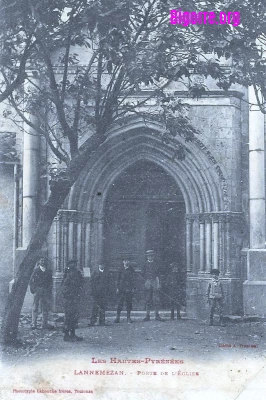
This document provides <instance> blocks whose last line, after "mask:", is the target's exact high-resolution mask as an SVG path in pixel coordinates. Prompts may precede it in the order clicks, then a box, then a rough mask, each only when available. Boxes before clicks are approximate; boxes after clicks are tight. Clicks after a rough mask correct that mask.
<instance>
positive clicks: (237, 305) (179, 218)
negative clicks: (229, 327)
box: [1, 83, 266, 318]
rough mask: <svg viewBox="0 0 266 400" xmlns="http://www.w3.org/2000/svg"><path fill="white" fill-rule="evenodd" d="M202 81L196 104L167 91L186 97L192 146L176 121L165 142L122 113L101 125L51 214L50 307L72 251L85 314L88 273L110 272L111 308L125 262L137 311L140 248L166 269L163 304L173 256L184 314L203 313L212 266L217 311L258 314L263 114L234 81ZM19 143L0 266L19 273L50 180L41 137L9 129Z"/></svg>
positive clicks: (262, 278)
mask: <svg viewBox="0 0 266 400" xmlns="http://www.w3.org/2000/svg"><path fill="white" fill-rule="evenodd" d="M208 86H209V88H210V90H209V92H208V94H206V95H204V96H203V97H202V98H200V99H199V100H196V99H189V98H188V95H187V92H186V91H184V90H181V87H180V88H179V87H175V88H174V94H175V95H176V96H177V97H179V98H181V99H185V101H186V102H187V103H189V104H190V108H189V118H190V120H191V122H192V124H193V125H194V126H195V127H197V129H198V131H199V134H198V135H197V136H196V137H195V139H194V140H193V141H191V142H185V141H184V139H183V138H182V135H179V133H180V134H181V133H182V132H181V131H180V130H181V129H182V127H179V126H176V131H177V135H176V137H175V138H173V139H172V141H170V143H167V144H166V143H165V142H163V141H162V136H161V133H162V127H161V126H160V125H159V124H156V123H155V122H154V123H150V124H144V123H143V121H142V120H141V119H137V118H135V119H134V118H129V119H128V121H127V123H126V124H125V125H123V126H117V127H116V128H114V129H113V130H112V131H110V132H109V135H108V138H107V140H106V141H105V142H104V144H103V145H102V146H100V148H99V149H98V151H97V152H95V154H94V156H93V157H92V158H91V159H90V160H89V161H88V163H87V165H86V167H85V168H84V170H83V171H82V173H81V175H80V178H79V179H78V181H77V182H76V183H75V185H74V186H73V187H72V189H71V193H70V195H69V196H68V198H67V200H66V201H65V203H64V204H63V205H62V207H61V209H60V210H59V211H58V214H57V217H56V218H55V220H54V223H53V226H52V228H51V231H50V234H49V235H48V237H47V242H46V245H45V249H44V251H45V254H47V256H48V259H49V262H50V264H51V266H52V268H53V280H54V288H53V307H54V311H60V310H61V309H62V303H61V293H60V285H61V281H62V277H63V271H64V268H65V266H66V263H67V261H68V260H70V259H72V258H75V259H78V260H79V268H80V269H82V270H83V273H84V277H85V288H84V296H83V304H82V309H83V310H85V312H86V313H87V312H89V308H90V284H89V280H90V275H91V273H92V271H93V270H94V269H95V268H97V266H98V264H99V263H104V264H105V265H106V268H107V269H108V270H109V273H110V277H111V279H110V301H109V309H111V310H112V309H115V307H116V296H115V290H116V280H117V274H118V270H119V268H120V267H121V265H122V259H123V258H128V259H129V260H130V262H131V263H132V265H133V266H134V268H135V270H136V272H137V295H136V299H135V304H134V308H135V309H138V310H142V309H143V308H144V298H143V292H144V282H143V276H142V267H143V264H144V262H145V253H146V251H147V250H154V251H155V253H156V258H157V262H158V263H159V265H160V271H161V275H162V288H161V304H162V307H163V308H167V307H168V303H169V299H168V298H167V287H166V284H165V282H166V277H167V273H168V269H169V265H170V264H171V263H172V262H177V263H179V264H180V265H181V267H182V271H183V274H184V276H185V278H186V279H185V282H186V283H185V288H184V293H185V296H184V297H185V298H184V304H185V307H186V312H187V315H188V316H189V317H196V318H204V316H205V315H206V298H205V292H206V287H207V282H208V280H209V278H210V271H211V269H212V268H217V269H219V270H220V272H221V275H220V277H221V280H222V283H223V286H224V290H225V310H224V312H225V314H237V315H241V314H248V315H254V314H255V315H264V313H265V311H264V307H263V304H262V303H261V299H262V298H263V297H264V296H266V274H265V266H264V265H265V263H264V257H265V250H264V249H265V183H264V118H263V115H262V114H261V113H260V112H259V111H257V110H256V108H255V107H254V109H252V107H250V106H249V104H248V101H250V99H252V96H253V93H252V91H251V90H249V91H248V90H246V89H243V88H237V87H236V88H235V89H234V90H231V91H228V92H226V93H225V92H223V91H221V90H217V89H216V88H215V85H214V83H213V84H212V83H210V85H208ZM1 129H2V131H4V129H5V125H4V123H3V124H2V126H1ZM17 143H18V145H17V146H18V148H19V153H18V160H17V161H16V162H15V164H14V171H15V174H14V179H13V177H12V176H11V178H10V179H9V180H8V182H9V183H8V185H9V186H8V187H9V189H8V190H9V191H11V192H12V191H13V194H14V202H13V203H12V205H11V206H10V208H9V211H8V212H9V213H10V215H13V218H12V219H13V221H12V224H10V225H9V226H8V228H7V229H9V231H10V232H12V237H13V239H12V240H10V241H9V242H8V244H5V246H6V247H5V248H6V249H7V247H8V246H9V247H10V249H8V251H9V253H8V254H9V258H10V262H11V263H12V264H13V267H12V268H11V264H10V265H9V267H7V266H6V267H4V268H6V269H5V271H2V272H1V274H2V275H3V274H5V273H7V269H8V274H9V275H8V277H10V275H12V274H14V273H15V271H16V268H17V265H18V263H19V260H20V259H21V257H22V255H23V253H24V251H25V248H26V246H27V243H28V242H29V240H30V237H31V235H32V232H33V229H34V225H35V222H36V218H37V215H38V208H39V206H40V204H41V203H42V202H43V201H44V199H45V196H46V195H47V192H48V191H49V179H50V178H49V170H48V169H46V168H45V165H47V160H49V154H48V155H47V148H46V145H45V143H44V142H43V141H42V140H41V139H38V138H36V136H33V135H31V134H30V132H27V131H26V130H25V131H24V133H23V135H21V134H19V133H17ZM177 144H182V145H183V146H184V147H185V149H186V157H185V159H184V160H179V159H178V158H177V157H176V145H177ZM44 156H45V157H46V158H45V162H43V164H42V165H44V167H42V166H40V160H42V159H43V158H44ZM47 157H48V158H47ZM3 168H6V166H5V167H4V165H3ZM10 168H11V167H10ZM3 176H6V174H4V175H3ZM2 179H3V178H2ZM4 186H5V185H4V184H3V183H2V190H3V192H4V190H5V188H4ZM5 187H6V186H5ZM7 225H8V224H7ZM265 261H266V260H265ZM10 270H11V272H10ZM25 304H26V303H25Z"/></svg>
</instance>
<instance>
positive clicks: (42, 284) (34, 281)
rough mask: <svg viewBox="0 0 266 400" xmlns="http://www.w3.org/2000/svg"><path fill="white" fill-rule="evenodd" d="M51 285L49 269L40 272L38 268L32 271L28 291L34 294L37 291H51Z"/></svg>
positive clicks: (51, 279)
mask: <svg viewBox="0 0 266 400" xmlns="http://www.w3.org/2000/svg"><path fill="white" fill-rule="evenodd" d="M52 283H53V278H52V271H51V270H50V269H49V268H46V269H45V271H42V270H41V268H40V267H39V266H38V267H36V268H35V269H34V271H33V273H32V275H31V278H30V291H31V293H32V294H34V293H36V292H37V290H38V289H51V288H52Z"/></svg>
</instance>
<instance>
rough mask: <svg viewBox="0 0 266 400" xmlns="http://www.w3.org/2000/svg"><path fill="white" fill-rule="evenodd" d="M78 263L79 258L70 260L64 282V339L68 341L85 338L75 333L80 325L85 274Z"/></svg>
mask: <svg viewBox="0 0 266 400" xmlns="http://www.w3.org/2000/svg"><path fill="white" fill-rule="evenodd" d="M77 263H78V260H70V261H68V263H67V267H66V270H65V274H64V278H63V282H62V295H63V298H64V309H65V326H64V341H66V342H74V341H81V340H82V339H83V338H82V337H80V336H77V335H76V333H75V330H76V328H77V326H78V316H79V303H80V298H81V293H82V287H83V276H82V274H81V272H80V271H79V270H78V269H77Z"/></svg>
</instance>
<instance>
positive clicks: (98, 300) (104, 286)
mask: <svg viewBox="0 0 266 400" xmlns="http://www.w3.org/2000/svg"><path fill="white" fill-rule="evenodd" d="M91 293H92V297H93V306H92V316H91V322H90V324H89V325H90V326H93V325H95V324H96V321H97V317H98V315H99V325H102V326H104V325H105V309H106V303H107V297H108V293H109V275H108V273H107V271H106V269H105V265H104V264H102V263H101V264H99V266H98V270H97V271H96V272H94V273H93V274H92V276H91Z"/></svg>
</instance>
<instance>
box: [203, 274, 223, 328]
mask: <svg viewBox="0 0 266 400" xmlns="http://www.w3.org/2000/svg"><path fill="white" fill-rule="evenodd" d="M219 275H220V271H219V270H218V269H212V270H211V278H212V279H211V281H210V282H209V284H208V288H207V293H206V296H207V302H208V304H209V305H210V325H213V315H214V311H215V309H217V312H218V314H219V323H220V324H221V323H222V319H223V300H224V292H223V287H222V284H221V281H220V280H219Z"/></svg>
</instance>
